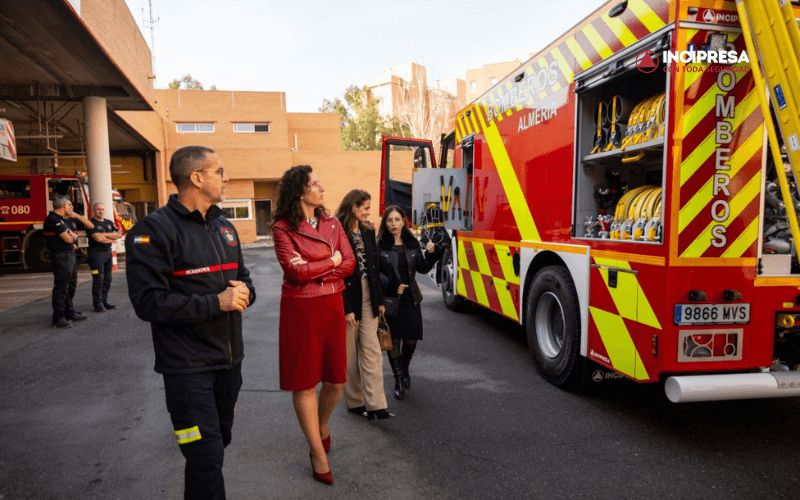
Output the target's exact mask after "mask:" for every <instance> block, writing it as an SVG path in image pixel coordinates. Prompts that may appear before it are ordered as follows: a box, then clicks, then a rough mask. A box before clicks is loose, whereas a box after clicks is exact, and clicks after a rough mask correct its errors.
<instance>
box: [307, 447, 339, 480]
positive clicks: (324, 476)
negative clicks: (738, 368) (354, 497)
mask: <svg viewBox="0 0 800 500" xmlns="http://www.w3.org/2000/svg"><path fill="white" fill-rule="evenodd" d="M308 459H309V460H311V473H312V474H314V480H315V481H319V482H320V483H325V484H333V473H332V472H331V471H328V472H323V473H319V472H317V471H315V470H314V459H313V458H311V452H310V451H309V452H308Z"/></svg>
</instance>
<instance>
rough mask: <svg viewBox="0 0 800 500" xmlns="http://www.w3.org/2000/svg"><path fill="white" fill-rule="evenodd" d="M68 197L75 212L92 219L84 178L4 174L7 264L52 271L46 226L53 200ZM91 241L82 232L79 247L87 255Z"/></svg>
mask: <svg viewBox="0 0 800 500" xmlns="http://www.w3.org/2000/svg"><path fill="white" fill-rule="evenodd" d="M56 195H64V196H67V197H68V198H69V199H70V201H71V202H72V206H73V210H74V211H75V212H77V213H79V214H81V215H85V216H86V217H91V213H90V212H91V209H90V205H89V198H88V196H87V194H86V189H85V187H84V184H83V183H82V182H81V178H80V177H78V176H71V175H3V176H0V241H2V261H1V263H2V264H3V265H20V264H21V265H23V266H24V267H25V268H26V269H27V268H34V269H48V268H49V267H50V252H49V250H48V249H47V245H46V244H45V241H44V235H43V234H42V226H43V224H44V219H45V218H46V217H47V214H48V213H50V211H51V210H53V197H54V196H56ZM88 244H89V240H88V239H87V236H86V233H85V232H84V231H79V232H78V248H79V252H80V255H81V256H84V255H85V254H86V249H87V247H88Z"/></svg>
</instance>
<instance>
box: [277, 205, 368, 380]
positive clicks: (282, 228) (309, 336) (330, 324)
mask: <svg viewBox="0 0 800 500" xmlns="http://www.w3.org/2000/svg"><path fill="white" fill-rule="evenodd" d="M273 236H274V240H275V253H276V255H277V256H278V262H280V264H281V267H282V268H283V270H284V274H283V288H282V292H281V309H280V323H279V327H278V331H279V359H280V387H281V389H282V390H286V391H303V390H307V389H313V388H314V387H316V386H317V384H318V383H320V382H329V383H333V384H343V383H344V382H346V381H347V349H346V345H345V333H346V326H345V319H344V305H343V302H342V300H343V299H342V290H344V281H343V280H342V278H343V277H345V276H349V275H350V274H352V272H353V269H354V268H355V257H354V256H353V251H352V248H351V247H350V243H349V242H348V240H347V236H346V235H345V233H344V230H343V229H342V227H341V225H340V224H339V221H338V220H337V219H336V218H334V217H327V216H325V217H322V218H321V219H320V221H319V225H318V228H317V229H314V227H313V226H311V225H310V224H308V223H307V222H305V221H304V222H302V223H301V224H300V227H299V228H298V230H297V231H292V230H291V229H290V228H289V226H288V224H286V223H285V222H284V221H279V222H277V223H275V225H274V226H273ZM336 250H338V251H339V252H340V253H341V254H342V262H341V264H340V265H339V266H334V265H333V261H331V259H330V257H331V256H332V255H333V253H334V252H335V251H336ZM294 252H297V253H299V254H300V256H301V257H303V260H305V261H306V262H307V263H306V264H302V265H298V266H293V265H292V264H290V263H289V262H290V261H291V259H292V258H294V257H295V253H294Z"/></svg>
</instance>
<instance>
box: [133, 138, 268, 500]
mask: <svg viewBox="0 0 800 500" xmlns="http://www.w3.org/2000/svg"><path fill="white" fill-rule="evenodd" d="M169 173H170V176H171V177H172V182H173V183H175V186H176V187H177V188H178V194H177V195H174V194H173V195H171V196H170V197H169V202H168V203H167V205H166V206H164V207H162V208H160V209H158V210H156V211H155V212H153V213H152V214H150V215H148V216H147V217H145V218H143V219H142V220H140V221H139V222H138V223H137V224H136V225H135V226H134V227H133V229H132V230H131V231H130V232H129V233H128V234H127V236H126V238H125V249H126V252H127V257H126V275H127V278H128V295H129V296H130V299H131V303H132V304H133V308H134V310H135V311H136V314H137V316H139V317H140V318H141V319H143V320H145V321H149V322H150V324H151V329H152V333H153V347H154V349H155V355H156V365H155V370H156V372H158V373H161V374H163V376H164V392H165V394H166V399H167V411H169V413H170V417H171V418H172V425H173V427H174V429H175V437H176V439H177V441H178V445H179V446H180V450H181V453H183V456H184V457H185V458H186V468H185V473H184V498H192V499H195V498H203V499H205V498H209V499H210V498H213V499H222V498H225V482H224V480H223V477H222V462H223V456H224V449H225V447H226V446H227V445H228V443H230V442H231V430H232V428H233V415H234V411H235V409H236V400H237V398H238V396H239V389H240V388H241V386H242V358H244V347H243V343H242V313H243V312H244V311H245V309H247V307H248V306H249V305H251V304H252V303H253V301H254V300H255V298H256V292H255V288H254V287H253V283H252V281H251V280H250V272H249V271H248V270H247V268H246V267H245V266H244V260H243V258H242V249H241V246H240V244H239V237H238V234H237V232H236V228H235V227H234V226H233V224H231V223H230V221H228V220H227V219H226V218H225V217H223V216H222V213H223V212H222V209H221V208H219V207H218V206H217V203H219V202H220V201H222V200H223V199H225V183H226V182H227V181H228V178H227V177H226V176H225V171H224V169H223V167H222V163H221V162H220V161H219V158H218V157H217V155H216V153H214V151H213V150H211V149H209V148H206V147H202V146H187V147H184V148H181V149H178V150H177V151H175V153H174V154H173V155H172V159H171V160H170V164H169Z"/></svg>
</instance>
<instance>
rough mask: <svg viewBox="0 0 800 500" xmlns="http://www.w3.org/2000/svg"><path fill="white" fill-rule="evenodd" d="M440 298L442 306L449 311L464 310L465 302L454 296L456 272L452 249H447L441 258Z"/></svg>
mask: <svg viewBox="0 0 800 500" xmlns="http://www.w3.org/2000/svg"><path fill="white" fill-rule="evenodd" d="M441 280H442V298H443V299H444V305H445V307H447V308H448V309H450V310H451V311H455V312H460V311H463V310H464V309H466V305H467V304H466V301H465V300H464V298H463V297H459V296H458V294H456V270H455V267H454V266H453V249H452V248H448V249H447V250H446V251H445V254H444V257H443V258H442V274H441Z"/></svg>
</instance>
